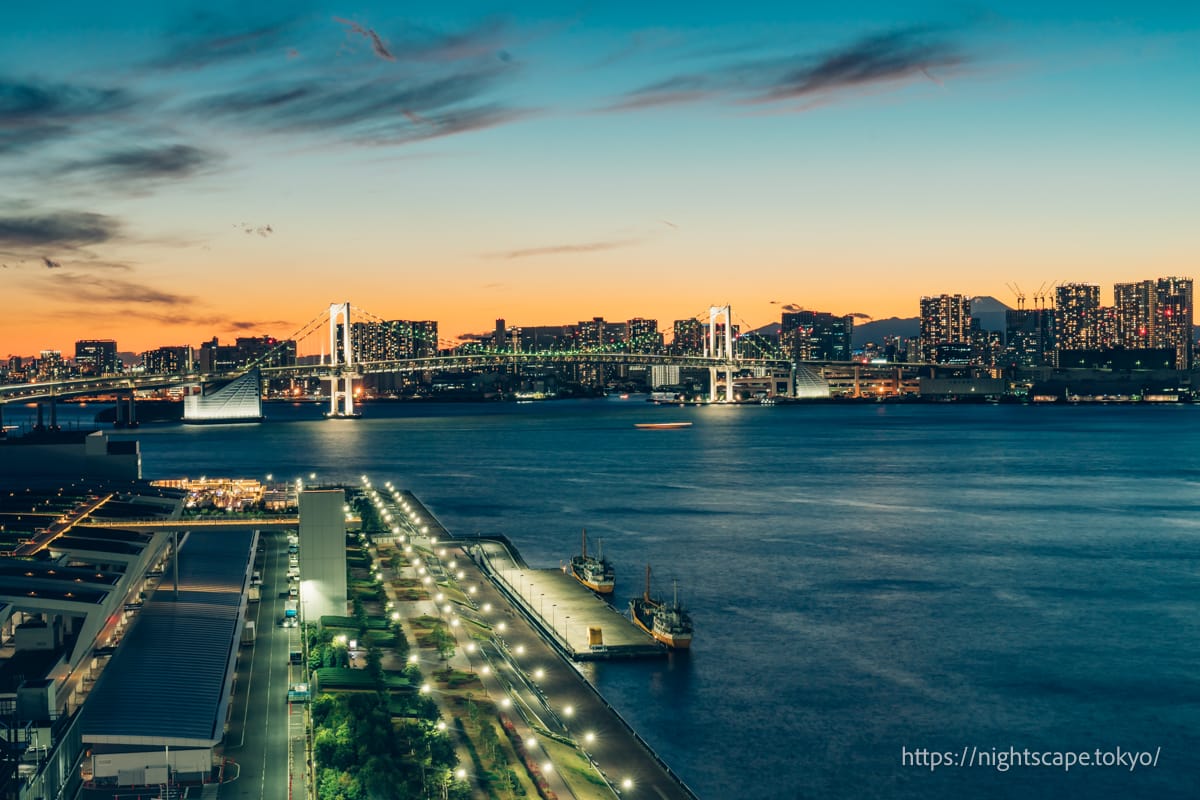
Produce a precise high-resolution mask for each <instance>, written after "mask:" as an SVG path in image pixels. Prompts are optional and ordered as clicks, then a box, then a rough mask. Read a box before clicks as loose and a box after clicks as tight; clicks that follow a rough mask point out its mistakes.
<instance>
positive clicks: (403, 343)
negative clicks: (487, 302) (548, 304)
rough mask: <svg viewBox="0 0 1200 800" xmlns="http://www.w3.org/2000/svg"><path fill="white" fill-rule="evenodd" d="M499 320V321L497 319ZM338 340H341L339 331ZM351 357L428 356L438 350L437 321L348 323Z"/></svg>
mask: <svg viewBox="0 0 1200 800" xmlns="http://www.w3.org/2000/svg"><path fill="white" fill-rule="evenodd" d="M501 322H503V321H501ZM338 341H339V342H340V341H341V336H340V334H339V336H338ZM350 346H351V347H352V348H353V349H354V359H355V361H360V362H361V361H396V360H398V359H404V358H430V357H432V356H436V355H437V352H438V338H437V322H434V321H431V320H425V321H422V322H414V321H412V320H406V319H394V320H386V321H383V320H381V321H373V322H353V323H351V324H350Z"/></svg>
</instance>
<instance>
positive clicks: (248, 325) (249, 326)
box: [225, 319, 291, 331]
mask: <svg viewBox="0 0 1200 800" xmlns="http://www.w3.org/2000/svg"><path fill="white" fill-rule="evenodd" d="M225 324H226V326H227V327H228V328H229V329H230V330H235V331H253V330H264V329H267V328H278V327H280V326H284V325H289V324H291V323H289V322H288V321H287V320H285V319H273V320H268V321H259V322H246V321H238V322H229V323H225Z"/></svg>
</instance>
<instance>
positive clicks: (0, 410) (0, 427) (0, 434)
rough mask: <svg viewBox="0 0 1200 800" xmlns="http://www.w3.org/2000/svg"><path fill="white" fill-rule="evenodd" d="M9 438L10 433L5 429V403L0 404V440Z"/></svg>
mask: <svg viewBox="0 0 1200 800" xmlns="http://www.w3.org/2000/svg"><path fill="white" fill-rule="evenodd" d="M5 436H8V431H7V430H5V429H4V403H0V439H3V438H4V437H5Z"/></svg>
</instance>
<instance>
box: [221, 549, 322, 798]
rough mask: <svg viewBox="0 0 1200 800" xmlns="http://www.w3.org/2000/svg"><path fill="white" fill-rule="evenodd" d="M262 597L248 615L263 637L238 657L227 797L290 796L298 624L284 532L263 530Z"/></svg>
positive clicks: (228, 745) (226, 751)
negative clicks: (292, 611)
mask: <svg viewBox="0 0 1200 800" xmlns="http://www.w3.org/2000/svg"><path fill="white" fill-rule="evenodd" d="M259 542H260V543H261V544H263V545H264V548H265V550H264V552H263V553H262V569H261V570H260V571H261V572H262V579H263V584H262V600H260V601H259V602H258V603H252V604H250V606H249V610H248V611H247V615H246V618H247V619H252V620H254V626H255V628H256V629H257V641H256V642H255V644H254V646H253V647H249V646H243V647H242V650H241V658H240V659H239V661H238V668H237V677H236V681H237V683H236V685H235V687H234V691H235V696H234V701H233V704H232V710H231V712H230V724H229V728H228V732H227V733H226V734H225V748H224V755H225V758H226V759H228V760H229V761H231V762H234V763H231V764H227V765H226V767H225V781H226V782H225V783H224V784H222V786H221V791H220V794H219V797H220V798H221V800H234V799H235V798H236V800H247V799H248V798H262V799H263V800H288V798H289V797H303V796H304V795H303V793H302V792H296V793H293V794H289V780H288V748H289V744H288V724H289V719H288V703H287V685H288V671H289V667H288V650H289V647H290V635H289V634H291V632H292V629H290V628H283V627H281V626H280V625H279V620H280V619H282V618H283V611H284V606H285V605H286V603H287V598H286V597H280V593H281V592H283V593H285V595H286V592H287V589H288V581H287V563H288V560H287V539H286V538H285V537H284V535H283V534H282V533H281V532H279V531H271V532H264V533H261V534H260V538H259Z"/></svg>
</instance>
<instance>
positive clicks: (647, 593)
mask: <svg viewBox="0 0 1200 800" xmlns="http://www.w3.org/2000/svg"><path fill="white" fill-rule="evenodd" d="M642 599H643V600H645V601H646V602H647V603H649V602H650V565H649V564H647V565H646V591H645V592H643V593H642Z"/></svg>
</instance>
